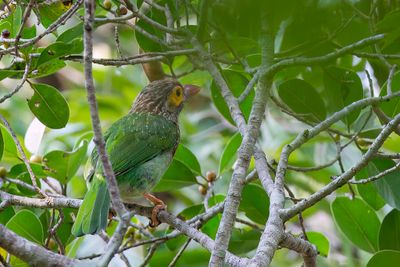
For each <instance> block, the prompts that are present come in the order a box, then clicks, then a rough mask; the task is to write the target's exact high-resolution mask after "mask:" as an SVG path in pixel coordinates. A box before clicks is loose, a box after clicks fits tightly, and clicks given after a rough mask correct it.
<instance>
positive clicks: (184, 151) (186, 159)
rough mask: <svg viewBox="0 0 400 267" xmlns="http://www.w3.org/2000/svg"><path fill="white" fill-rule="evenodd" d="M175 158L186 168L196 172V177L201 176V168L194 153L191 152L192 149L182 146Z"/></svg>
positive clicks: (179, 147)
mask: <svg viewBox="0 0 400 267" xmlns="http://www.w3.org/2000/svg"><path fill="white" fill-rule="evenodd" d="M174 158H175V159H176V160H179V161H180V162H182V163H183V164H185V165H186V167H188V168H189V169H191V170H192V171H193V172H195V173H196V175H201V167H200V163H199V161H198V160H197V158H196V156H195V155H194V154H193V153H192V151H190V149H189V148H187V147H186V146H184V145H182V144H180V145H179V146H178V149H177V150H176V152H175V157H174Z"/></svg>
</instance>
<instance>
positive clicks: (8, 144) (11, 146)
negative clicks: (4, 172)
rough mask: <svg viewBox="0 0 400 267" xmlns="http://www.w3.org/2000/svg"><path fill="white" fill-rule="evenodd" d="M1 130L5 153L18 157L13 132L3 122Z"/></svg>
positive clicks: (0, 125)
mask: <svg viewBox="0 0 400 267" xmlns="http://www.w3.org/2000/svg"><path fill="white" fill-rule="evenodd" d="M0 131H1V135H2V141H3V145H4V150H3V151H4V152H3V155H6V154H8V155H9V156H13V157H18V152H17V146H16V145H15V143H14V140H13V138H12V136H11V134H10V133H9V132H8V130H7V129H6V127H4V126H3V125H2V124H0Z"/></svg>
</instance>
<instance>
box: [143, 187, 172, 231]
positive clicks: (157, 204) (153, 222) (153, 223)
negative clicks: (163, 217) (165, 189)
mask: <svg viewBox="0 0 400 267" xmlns="http://www.w3.org/2000/svg"><path fill="white" fill-rule="evenodd" d="M143 196H144V197H145V198H146V199H147V200H149V201H150V202H151V203H153V204H154V208H153V210H152V211H151V218H150V223H149V225H150V227H157V226H158V225H160V224H161V222H160V221H159V220H158V218H157V215H158V213H159V212H160V211H161V210H166V209H167V205H165V203H164V201H162V200H161V199H159V198H156V197H155V196H153V195H151V194H144V195H143Z"/></svg>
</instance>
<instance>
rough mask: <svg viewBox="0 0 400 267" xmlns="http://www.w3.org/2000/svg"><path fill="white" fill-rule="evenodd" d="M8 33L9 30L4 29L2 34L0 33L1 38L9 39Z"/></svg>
mask: <svg viewBox="0 0 400 267" xmlns="http://www.w3.org/2000/svg"><path fill="white" fill-rule="evenodd" d="M10 34H11V33H10V31H9V30H7V29H4V30H3V31H2V32H1V37H3V38H9V37H10Z"/></svg>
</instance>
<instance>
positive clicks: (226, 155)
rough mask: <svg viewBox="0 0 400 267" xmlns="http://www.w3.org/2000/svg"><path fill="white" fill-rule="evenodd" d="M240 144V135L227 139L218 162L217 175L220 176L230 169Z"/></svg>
mask: <svg viewBox="0 0 400 267" xmlns="http://www.w3.org/2000/svg"><path fill="white" fill-rule="evenodd" d="M241 143H242V136H241V135H240V133H236V134H234V135H233V136H232V137H231V139H229V141H228V143H227V144H226V146H225V148H224V150H223V151H222V155H221V159H220V160H219V167H218V173H219V175H221V174H222V173H224V172H225V171H227V170H228V169H229V168H231V167H232V165H233V162H234V159H235V156H236V152H237V150H238V149H239V147H240V144H241Z"/></svg>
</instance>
